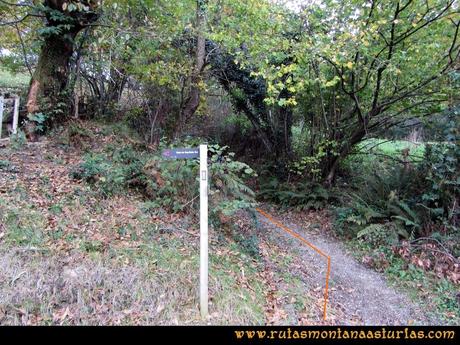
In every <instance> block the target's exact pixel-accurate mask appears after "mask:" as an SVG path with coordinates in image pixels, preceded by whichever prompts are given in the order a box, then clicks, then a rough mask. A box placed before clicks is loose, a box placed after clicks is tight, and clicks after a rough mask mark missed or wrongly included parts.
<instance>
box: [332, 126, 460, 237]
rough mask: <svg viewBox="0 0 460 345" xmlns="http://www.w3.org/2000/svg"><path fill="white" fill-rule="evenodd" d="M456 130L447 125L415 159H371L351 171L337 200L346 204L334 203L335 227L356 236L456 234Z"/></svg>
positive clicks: (458, 154)
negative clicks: (367, 167)
mask: <svg viewBox="0 0 460 345" xmlns="http://www.w3.org/2000/svg"><path fill="white" fill-rule="evenodd" d="M457 132H458V129H457V127H456V126H453V127H452V128H450V129H449V130H448V133H446V139H447V141H446V142H442V143H437V144H427V145H426V147H425V150H424V159H423V161H421V162H420V163H419V164H417V165H416V164H413V163H411V164H407V163H406V164H404V163H403V164H398V163H393V164H391V165H390V164H389V163H386V164H381V165H378V166H376V165H375V163H374V169H373V172H372V173H370V172H366V173H365V174H363V175H362V176H359V177H355V181H354V186H355V188H354V189H355V191H353V192H349V193H348V194H346V195H345V196H344V197H343V200H342V204H343V205H345V204H346V205H347V206H346V207H341V208H337V209H336V228H337V229H339V232H340V233H342V234H347V235H351V236H356V235H358V236H359V235H361V237H363V236H364V234H367V235H370V234H371V233H372V234H374V235H375V234H376V233H377V232H379V233H386V234H387V236H389V238H394V235H397V236H398V237H399V238H406V239H410V238H417V237H421V236H429V235H431V234H432V233H442V234H448V233H457V234H458V216H459V206H458V205H459V196H460V178H459V171H460V169H459V164H460V159H459V158H460V149H459V147H458V145H456V142H457V139H458V135H457ZM390 224H391V226H389V225H390ZM368 237H369V236H368ZM370 241H371V242H372V241H373V240H372V239H370Z"/></svg>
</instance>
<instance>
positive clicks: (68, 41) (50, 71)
mask: <svg viewBox="0 0 460 345" xmlns="http://www.w3.org/2000/svg"><path fill="white" fill-rule="evenodd" d="M79 31H80V28H74V29H73V30H72V31H69V32H67V33H65V34H64V35H59V36H51V37H48V38H47V39H45V42H44V44H43V47H42V50H41V53H40V57H39V59H38V64H37V67H36V69H35V72H34V74H33V76H32V80H31V82H30V89H29V94H28V97H27V111H28V112H29V113H36V112H39V111H40V110H41V109H43V107H45V108H46V107H49V106H51V105H53V104H55V103H56V101H57V100H58V99H59V97H60V95H61V93H62V91H64V89H65V88H66V86H67V82H68V78H69V62H70V58H71V56H72V54H73V41H74V39H75V37H76V35H77V33H78V32H79ZM46 103H48V104H46Z"/></svg>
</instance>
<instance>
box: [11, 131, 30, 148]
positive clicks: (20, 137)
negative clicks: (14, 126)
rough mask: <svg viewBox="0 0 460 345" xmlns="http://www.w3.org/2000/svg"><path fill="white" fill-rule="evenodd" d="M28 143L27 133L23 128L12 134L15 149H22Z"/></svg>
mask: <svg viewBox="0 0 460 345" xmlns="http://www.w3.org/2000/svg"><path fill="white" fill-rule="evenodd" d="M26 143H27V138H26V134H25V133H24V131H22V130H21V129H18V131H17V133H16V134H11V137H10V144H11V148H12V149H13V150H20V149H21V148H23V147H24V146H25V145H26Z"/></svg>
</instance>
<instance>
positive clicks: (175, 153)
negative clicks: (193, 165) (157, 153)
mask: <svg viewBox="0 0 460 345" xmlns="http://www.w3.org/2000/svg"><path fill="white" fill-rule="evenodd" d="M162 155H163V157H165V158H170V159H177V158H198V157H199V156H200V150H199V149H198V148H179V149H169V150H164V151H163V152H162Z"/></svg>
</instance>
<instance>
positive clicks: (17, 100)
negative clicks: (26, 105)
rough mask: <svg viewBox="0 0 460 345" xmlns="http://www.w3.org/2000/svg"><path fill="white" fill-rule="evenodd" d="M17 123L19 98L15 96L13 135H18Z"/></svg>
mask: <svg viewBox="0 0 460 345" xmlns="http://www.w3.org/2000/svg"><path fill="white" fill-rule="evenodd" d="M18 121H19V96H16V97H15V98H14V115H13V134H17V133H18Z"/></svg>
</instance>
